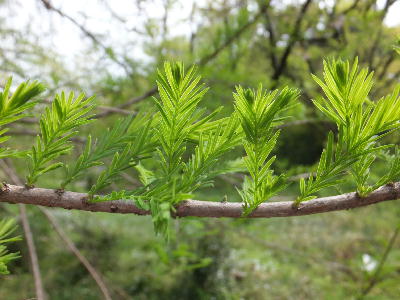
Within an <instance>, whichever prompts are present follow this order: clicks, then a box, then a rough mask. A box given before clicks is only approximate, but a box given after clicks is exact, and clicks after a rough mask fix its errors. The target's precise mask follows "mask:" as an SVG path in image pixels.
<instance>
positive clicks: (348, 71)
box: [297, 59, 400, 202]
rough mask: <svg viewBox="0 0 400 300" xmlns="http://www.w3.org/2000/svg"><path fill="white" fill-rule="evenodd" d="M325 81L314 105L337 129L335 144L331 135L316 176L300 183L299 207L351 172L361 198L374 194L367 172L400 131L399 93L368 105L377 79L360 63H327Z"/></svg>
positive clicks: (398, 90) (399, 91)
mask: <svg viewBox="0 0 400 300" xmlns="http://www.w3.org/2000/svg"><path fill="white" fill-rule="evenodd" d="M323 77H324V81H325V82H323V81H322V80H321V79H319V78H318V77H316V76H313V78H314V80H315V81H316V82H317V83H318V84H319V85H320V87H321V88H322V90H323V91H324V93H325V96H326V98H319V99H317V100H314V101H313V102H314V104H315V106H316V107H317V108H318V109H319V110H320V111H321V112H322V113H323V114H325V115H326V116H327V117H328V118H330V119H331V120H332V121H334V122H335V123H336V125H337V130H338V133H337V142H336V144H335V142H334V137H333V134H332V133H330V134H329V136H328V143H327V147H326V149H324V151H323V152H322V155H321V159H320V162H319V164H318V168H317V172H316V175H313V174H312V175H311V176H310V178H309V180H308V181H307V182H306V181H305V180H304V179H303V180H301V181H300V196H299V198H298V199H297V202H301V201H306V200H310V199H312V198H315V195H314V194H315V193H316V192H318V191H319V190H321V189H323V188H327V187H330V186H333V185H336V184H338V183H339V182H340V180H339V179H338V178H339V176H340V175H343V174H344V173H345V172H346V171H348V170H350V171H351V174H352V176H353V178H354V179H355V181H356V184H357V190H358V192H359V194H360V195H362V196H363V195H366V194H368V193H369V192H371V191H372V190H373V188H372V187H368V186H367V185H366V182H367V179H368V175H369V169H370V167H371V165H372V163H373V162H374V160H375V154H376V153H379V151H381V150H383V149H386V148H388V147H391V146H392V145H383V146H382V145H379V144H378V143H379V141H380V140H381V139H382V138H383V137H384V136H386V135H388V134H390V133H392V132H393V131H395V130H397V129H398V128H399V121H400V110H398V109H395V108H397V107H399V105H400V97H399V94H400V87H397V88H396V89H395V90H394V91H393V93H391V94H390V95H388V96H386V97H383V98H381V99H379V100H378V101H377V102H376V103H375V102H373V101H371V100H370V99H369V96H368V95H369V92H370V90H371V88H372V85H373V81H372V78H373V73H372V72H369V71H368V69H366V68H364V69H361V70H359V68H358V61H357V59H356V60H355V61H354V63H353V64H352V65H350V62H349V61H342V60H340V59H339V60H331V61H325V62H324V75H323Z"/></svg>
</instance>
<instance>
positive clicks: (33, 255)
mask: <svg viewBox="0 0 400 300" xmlns="http://www.w3.org/2000/svg"><path fill="white" fill-rule="evenodd" d="M18 206H19V213H20V215H21V222H22V227H23V229H24V235H25V239H26V244H27V245H28V252H29V257H30V260H31V266H32V273H33V279H34V281H35V291H36V298H37V300H44V299H46V297H45V291H44V288H43V282H42V275H41V273H40V266H39V259H38V256H37V252H36V247H35V242H34V241H33V235H32V230H31V226H30V224H29V219H28V215H27V213H26V207H25V205H24V204H19V205H18Z"/></svg>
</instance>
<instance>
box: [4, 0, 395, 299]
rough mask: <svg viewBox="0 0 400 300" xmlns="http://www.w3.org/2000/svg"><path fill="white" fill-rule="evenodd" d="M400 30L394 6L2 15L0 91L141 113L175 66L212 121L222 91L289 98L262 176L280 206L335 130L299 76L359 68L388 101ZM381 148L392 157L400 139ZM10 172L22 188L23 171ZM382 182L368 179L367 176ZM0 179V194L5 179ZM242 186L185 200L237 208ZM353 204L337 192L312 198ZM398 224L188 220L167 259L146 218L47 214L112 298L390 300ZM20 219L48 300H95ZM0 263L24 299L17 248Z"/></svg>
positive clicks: (105, 3)
mask: <svg viewBox="0 0 400 300" xmlns="http://www.w3.org/2000/svg"><path fill="white" fill-rule="evenodd" d="M399 16H400V3H399V1H396V0H386V1H370V0H361V1H360V0H348V1H347V0H341V1H310V0H307V1H289V0H287V1H251V0H248V1H244V0H231V1H230V0H217V1H211V0H203V1H173V0H154V1H140V0H132V1H122V0H121V1H110V0H101V1H100V0H98V1H95V0H92V1H89V0H86V1H83V0H81V1H44V0H42V1H40V0H29V1H28V0H27V1H4V0H3V1H0V40H1V41H2V42H1V43H0V82H1V84H4V82H5V80H6V78H7V77H8V76H10V75H12V76H13V78H14V80H15V83H18V82H21V81H22V80H26V79H38V80H40V81H41V82H43V83H45V84H46V86H47V87H48V90H47V92H46V95H45V98H46V99H49V100H51V97H52V96H53V95H54V93H56V92H58V91H61V90H74V91H84V92H85V93H86V94H87V95H93V94H95V95H97V101H98V104H99V105H100V106H107V107H117V108H123V109H125V110H129V111H138V110H148V109H151V108H152V107H153V104H152V102H151V100H150V98H149V97H143V99H141V100H140V101H131V100H138V99H136V97H139V96H141V95H146V93H147V92H148V91H149V90H150V91H151V89H152V88H153V86H154V84H155V75H156V70H157V68H159V67H160V66H161V65H162V63H163V62H164V61H165V60H182V61H184V62H185V64H186V65H188V66H189V65H191V64H193V63H197V64H198V65H199V68H200V73H201V74H202V75H203V78H204V82H206V84H207V86H209V87H210V91H209V92H208V93H207V94H206V96H205V98H204V101H203V106H204V107H206V108H207V109H208V110H209V111H212V110H213V109H215V108H216V107H218V106H220V105H223V106H224V110H223V111H222V113H221V115H222V116H223V115H224V114H228V113H230V112H231V111H232V109H233V105H232V103H233V98H232V91H233V90H234V87H235V85H236V84H241V85H243V86H246V87H247V86H250V87H256V86H257V85H258V83H260V82H261V83H263V85H264V86H265V87H267V88H269V89H274V88H278V87H282V86H285V85H290V86H293V87H297V88H300V89H301V90H302V95H301V100H300V104H299V105H297V106H296V107H295V108H293V109H292V111H291V113H290V114H291V115H292V116H293V118H291V119H289V120H288V122H287V126H285V127H284V129H283V131H282V134H281V137H280V139H279V147H278V149H277V151H276V152H277V153H276V154H277V156H278V159H277V162H276V163H275V165H274V168H275V170H277V172H278V173H281V172H284V171H285V172H288V174H289V175H290V176H292V179H293V184H292V185H291V186H290V188H289V189H288V190H287V191H285V193H283V194H282V195H280V196H278V197H275V199H273V200H275V201H279V200H293V199H294V198H295V197H296V195H297V194H298V184H297V182H296V180H298V178H299V177H300V176H302V174H304V173H308V172H310V171H312V168H313V166H314V164H315V163H316V161H317V160H318V158H319V155H320V153H321V151H322V148H323V146H324V143H325V139H326V136H327V132H328V131H329V130H335V127H334V125H333V124H330V123H329V122H328V121H327V120H325V119H324V118H323V117H322V115H321V114H320V113H318V112H317V111H316V110H315V109H314V107H313V105H312V102H311V99H313V98H316V97H320V96H321V91H320V89H319V88H318V87H317V85H316V84H315V83H314V82H313V80H312V78H311V76H310V74H311V73H313V74H317V75H321V69H322V60H323V59H324V58H329V57H342V58H344V59H354V58H355V57H357V56H358V58H359V61H360V64H361V65H362V66H367V67H369V68H370V69H371V70H373V71H374V72H375V77H374V78H375V86H374V88H373V90H372V94H371V100H377V99H379V98H380V97H381V96H383V95H385V94H387V93H389V92H391V91H392V90H393V88H394V87H395V85H397V84H399V78H400V76H399V75H400V57H399V56H398V55H397V54H396V52H395V51H393V46H396V45H398V41H399V39H398V37H399V36H400V17H399ZM132 102H133V103H132ZM126 103H131V105H126ZM44 106H45V104H44V105H39V106H38V107H37V108H35V111H33V115H35V116H37V115H38V114H40V112H41V111H42V110H43V107H44ZM98 112H99V113H101V114H102V113H105V114H106V116H105V117H103V118H101V119H100V120H99V121H98V122H97V123H94V124H93V125H92V126H88V127H85V129H84V131H82V132H81V138H85V137H86V136H87V135H88V133H89V132H90V133H91V134H92V135H93V136H97V135H99V134H100V133H101V132H102V131H104V130H105V129H106V128H107V127H109V126H111V125H112V124H113V123H114V122H115V120H117V119H118V118H120V117H121V116H123V115H124V112H122V111H117V112H115V111H114V112H112V113H110V110H107V109H105V108H102V107H99V108H98ZM11 132H12V133H13V134H14V135H18V138H15V139H14V146H15V147H16V148H18V149H29V148H30V146H31V144H32V142H33V140H34V135H35V134H36V133H37V126H36V125H35V124H29V123H26V122H20V123H17V124H15V125H14V126H13V128H12V130H11ZM390 141H391V142H393V143H398V141H399V136H398V134H397V135H394V136H391V137H390ZM81 148H82V144H80V143H77V146H76V151H75V152H74V153H72V154H71V155H70V156H67V157H64V160H65V161H66V162H68V161H71V160H73V159H74V158H75V157H76V155H77V153H79V151H80V149H81ZM236 154H237V156H240V155H242V154H243V153H236ZM13 163H14V165H15V166H16V169H17V171H18V173H19V174H20V175H21V176H25V175H26V161H25V160H24V159H19V160H15V161H14V162H13ZM100 171H101V169H100V168H99V169H96V168H95V169H93V170H92V171H91V173H90V174H88V175H87V176H86V177H84V178H82V179H81V180H80V181H79V182H76V183H74V184H72V185H71V186H69V190H74V191H87V189H88V187H90V186H91V184H92V183H93V181H94V180H95V178H96V176H97V175H98V174H99V172H100ZM127 173H128V174H127V176H125V177H124V178H122V179H121V180H120V181H118V182H115V183H114V184H113V185H112V186H111V188H110V189H109V190H105V191H104V193H106V192H109V191H111V190H112V189H114V190H116V189H123V188H125V189H132V188H134V187H135V186H137V185H138V181H137V179H136V178H137V174H136V173H135V172H134V171H133V170H132V171H129V170H128V172H127ZM384 173H385V166H384V165H379V164H378V165H377V166H376V167H375V168H374V169H373V170H372V174H371V177H372V179H373V178H377V177H378V176H379V175H382V174H384ZM62 177H63V173H62V172H61V171H59V172H58V171H57V172H53V173H52V174H51V175H50V176H44V177H43V178H41V179H40V181H39V183H38V186H41V187H48V188H57V187H58V186H59V183H60V181H61V179H62ZM1 179H2V181H9V180H8V179H9V178H8V177H7V174H6V172H2V174H1ZM241 182H242V175H240V174H237V175H229V176H221V177H219V178H217V180H216V182H215V186H214V187H213V188H209V189H203V190H201V191H199V192H197V193H196V199H201V200H209V201H221V200H222V199H224V196H225V195H227V197H228V201H239V196H238V194H237V192H236V189H235V186H240V185H241ZM353 190H354V184H353V183H351V182H350V181H349V182H345V183H344V184H343V185H342V186H339V187H337V189H331V190H328V191H325V192H324V193H322V194H321V195H328V194H337V193H342V192H347V191H353ZM399 213H400V207H399V204H398V203H397V202H396V201H394V202H388V203H383V204H379V205H376V206H371V207H367V208H362V209H357V210H354V211H343V212H335V213H329V214H325V215H315V216H307V217H297V218H282V219H270V220H268V219H267V220H227V219H221V220H217V219H196V218H186V219H179V220H175V221H174V222H173V228H172V233H173V234H172V238H171V240H170V242H169V244H165V243H164V242H163V241H162V239H161V238H159V237H156V236H155V235H154V233H153V228H152V223H151V219H150V218H149V217H140V216H134V215H131V216H130V215H113V214H104V213H86V212H78V211H65V210H60V209H53V210H51V214H52V216H53V217H54V218H55V219H56V221H57V222H58V223H59V224H60V225H61V227H62V228H63V230H64V231H65V234H66V235H67V236H68V237H69V238H70V239H71V240H72V241H73V242H74V244H75V246H76V247H77V249H79V250H80V251H81V253H82V254H83V255H84V256H85V257H86V258H87V259H88V261H89V262H91V263H92V265H93V266H94V268H95V269H96V271H97V272H98V273H99V274H100V275H101V277H102V278H103V280H104V282H105V285H106V288H107V289H108V290H109V292H110V294H111V296H112V299H357V298H360V297H361V298H364V299H400V249H399V246H400V241H399V240H400V238H399V240H394V241H393V243H392V244H390V241H391V237H393V234H394V233H395V230H396V228H397V226H398V224H399V222H400V218H399ZM6 216H8V217H10V216H15V218H17V220H18V219H19V216H18V209H17V207H15V206H13V205H1V206H0V217H6ZM28 216H29V220H30V223H31V226H32V231H33V236H34V240H35V244H36V247H37V252H38V257H39V264H40V268H41V273H42V279H43V284H44V289H45V291H46V293H47V296H48V299H101V298H102V294H101V292H100V290H99V288H98V286H97V285H96V283H95V281H94V280H93V278H92V276H91V275H90V274H89V273H88V271H87V270H86V269H85V267H84V266H83V265H82V264H81V263H80V262H79V260H78V259H77V257H76V256H75V255H74V254H72V253H71V252H70V251H69V250H68V248H67V247H66V245H65V244H64V242H63V240H62V239H60V237H59V235H58V234H57V233H56V232H55V230H54V228H53V226H52V225H51V224H50V223H49V219H48V218H47V217H46V215H44V214H43V213H42V212H41V211H40V210H39V209H38V208H36V207H28ZM20 227H21V226H20ZM19 231H20V234H23V232H22V229H21V228H20V229H19ZM388 245H390V246H391V247H388ZM10 248H11V250H15V251H21V253H22V258H21V259H19V260H17V261H15V262H13V263H12V264H11V265H10V269H11V272H12V274H11V275H7V276H4V277H1V278H0V299H7V300H8V299H11V300H12V299H33V298H34V297H35V291H34V284H33V277H32V273H31V270H30V262H29V255H28V250H27V247H26V244H25V242H24V241H21V242H19V243H14V244H12V245H11V246H10ZM386 252H387V256H386V255H385V253H386ZM383 257H386V260H385V261H383V260H382V258H383ZM382 262H384V263H382ZM379 266H381V267H382V269H381V270H380V272H379V276H375V274H376V271H377V268H379Z"/></svg>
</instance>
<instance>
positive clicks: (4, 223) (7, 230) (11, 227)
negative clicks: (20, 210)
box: [0, 219, 21, 275]
mask: <svg viewBox="0 0 400 300" xmlns="http://www.w3.org/2000/svg"><path fill="white" fill-rule="evenodd" d="M16 228H17V227H16V226H15V221H14V220H13V219H8V220H6V219H3V220H1V221H0V274H2V275H5V274H9V273H10V272H9V271H8V269H7V264H8V263H9V262H10V261H12V260H15V259H17V258H19V257H20V256H19V253H18V252H12V253H9V251H8V250H7V247H6V246H5V245H4V244H6V243H10V242H16V241H19V240H21V237H19V236H14V237H10V236H11V235H12V234H13V232H14V231H15V230H16Z"/></svg>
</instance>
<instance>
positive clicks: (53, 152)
mask: <svg viewBox="0 0 400 300" xmlns="http://www.w3.org/2000/svg"><path fill="white" fill-rule="evenodd" d="M93 100H94V97H90V98H87V99H85V96H84V95H83V94H81V95H79V96H78V97H77V98H75V99H74V94H73V93H72V92H71V93H70V94H69V95H68V96H66V95H65V93H64V92H62V93H61V94H60V95H56V97H55V99H54V101H53V102H52V104H51V108H48V107H47V108H46V110H45V112H44V113H43V114H42V116H41V118H40V136H38V137H37V139H36V145H35V146H33V147H32V153H31V154H30V155H29V158H30V172H29V175H28V176H27V181H28V184H29V185H32V184H33V183H35V182H36V180H37V179H38V177H39V176H41V175H43V174H45V173H47V172H50V171H52V170H54V169H57V168H59V167H61V166H63V163H62V162H54V160H56V159H58V158H59V157H60V156H61V155H64V154H67V153H69V152H70V150H71V149H72V148H73V146H72V144H71V142H70V138H71V137H72V136H74V135H76V134H77V133H78V128H79V127H80V126H82V125H85V124H87V123H89V122H90V121H91V120H90V117H91V116H90V115H88V113H89V112H90V111H91V110H92V109H93V107H94V104H93Z"/></svg>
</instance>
